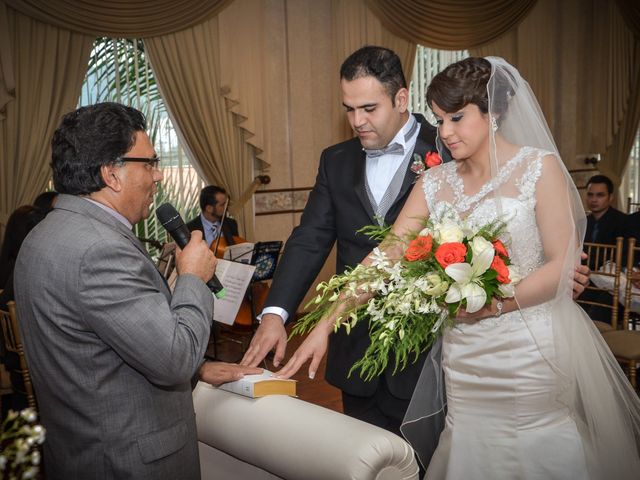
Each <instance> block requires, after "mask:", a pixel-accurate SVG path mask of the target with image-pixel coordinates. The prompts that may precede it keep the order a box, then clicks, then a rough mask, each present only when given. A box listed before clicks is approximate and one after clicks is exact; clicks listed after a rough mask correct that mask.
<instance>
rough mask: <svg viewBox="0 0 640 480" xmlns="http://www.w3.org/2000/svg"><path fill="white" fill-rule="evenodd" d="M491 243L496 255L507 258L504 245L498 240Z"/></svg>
mask: <svg viewBox="0 0 640 480" xmlns="http://www.w3.org/2000/svg"><path fill="white" fill-rule="evenodd" d="M492 243H493V248H495V250H496V253H497V254H498V255H500V256H501V257H506V258H509V253H508V252H507V248H506V247H505V246H504V243H502V242H501V241H500V240H496V241H495V242H492Z"/></svg>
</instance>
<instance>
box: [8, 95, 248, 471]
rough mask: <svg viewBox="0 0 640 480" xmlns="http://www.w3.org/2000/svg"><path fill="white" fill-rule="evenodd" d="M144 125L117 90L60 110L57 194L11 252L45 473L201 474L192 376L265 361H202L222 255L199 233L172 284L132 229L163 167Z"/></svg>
mask: <svg viewBox="0 0 640 480" xmlns="http://www.w3.org/2000/svg"><path fill="white" fill-rule="evenodd" d="M145 129H146V122H145V119H144V116H143V115H142V113H140V112H139V111H137V110H135V109H133V108H130V107H126V106H124V105H119V104H116V103H102V104H97V105H93V106H88V107H83V108H80V109H78V110H76V111H74V112H71V113H69V114H67V115H65V117H64V118H63V120H62V124H61V125H60V126H59V127H58V129H57V130H56V132H55V133H54V137H53V141H52V162H51V166H52V168H53V183H54V186H55V189H56V191H58V192H60V195H59V196H58V199H57V202H56V205H55V207H54V210H53V211H52V212H51V213H49V214H48V215H47V216H46V218H45V219H44V220H43V221H42V222H40V223H39V224H38V225H37V226H36V227H35V228H34V229H33V230H32V232H31V233H30V234H29V235H28V237H27V238H26V240H25V241H24V243H23V245H22V248H21V250H20V253H19V255H18V260H17V262H16V267H15V289H16V305H17V309H18V320H19V322H20V328H21V330H22V332H23V340H24V344H25V350H26V355H27V361H28V364H29V369H30V371H31V376H32V378H33V385H34V388H35V393H36V397H37V401H38V405H39V410H40V414H41V420H42V424H43V425H44V427H45V428H46V430H47V441H46V442H45V444H44V447H43V452H44V463H45V468H46V473H47V478H48V479H54V480H55V479H60V480H68V479H72V478H105V479H106V478H117V479H125V478H131V479H133V478H135V479H158V478H171V479H189V480H191V479H193V480H196V479H199V478H200V467H199V459H198V447H197V437H196V424H195V415H194V409H193V401H192V396H191V383H190V380H191V379H192V377H193V376H194V375H195V374H197V373H199V374H200V377H201V378H202V379H203V380H204V381H207V382H209V383H212V384H219V383H222V382H226V381H231V380H236V379H238V378H240V377H241V376H242V374H243V373H244V372H246V373H258V372H260V370H259V369H247V368H243V367H239V366H237V365H228V364H222V363H213V362H206V363H203V357H204V354H205V350H206V348H207V344H208V340H209V331H210V327H211V319H212V314H213V297H212V294H211V292H210V290H209V288H208V287H207V285H206V284H205V282H206V281H208V280H209V279H210V278H211V276H212V275H213V273H214V269H215V264H216V261H215V259H214V257H213V254H212V252H211V251H210V250H209V248H208V247H207V245H206V244H205V242H203V241H202V235H201V234H200V233H199V232H194V234H193V235H192V236H191V240H190V242H189V243H188V244H187V245H186V246H185V248H184V250H182V251H179V252H178V253H177V256H176V265H177V270H178V273H179V276H178V279H177V282H176V285H175V289H174V292H173V294H171V292H170V291H169V288H168V286H167V283H166V282H165V280H164V277H162V275H161V274H160V272H159V271H158V270H157V269H156V266H155V264H154V262H153V261H152V260H151V258H150V257H149V256H148V254H147V252H146V251H145V249H144V247H143V246H142V244H141V243H140V241H139V240H138V239H137V238H136V237H135V235H134V234H133V232H132V226H133V225H134V224H136V223H137V222H139V221H141V220H143V219H145V218H147V217H148V216H149V208H150V205H151V204H152V202H153V197H154V194H155V192H156V184H157V183H158V182H160V181H161V180H162V172H161V171H160V169H159V168H158V162H159V159H158V157H157V156H156V154H155V151H154V148H153V146H152V145H151V141H150V140H149V137H148V135H147V134H146V133H145Z"/></svg>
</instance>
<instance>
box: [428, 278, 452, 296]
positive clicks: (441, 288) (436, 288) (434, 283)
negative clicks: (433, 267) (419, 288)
mask: <svg viewBox="0 0 640 480" xmlns="http://www.w3.org/2000/svg"><path fill="white" fill-rule="evenodd" d="M426 280H427V282H428V283H429V286H428V287H427V288H426V289H425V290H424V293H426V294H427V295H431V296H433V297H437V296H439V295H442V294H443V293H444V292H446V291H447V288H449V282H445V281H444V280H442V278H440V275H438V274H437V273H431V274H429V275H427V276H426Z"/></svg>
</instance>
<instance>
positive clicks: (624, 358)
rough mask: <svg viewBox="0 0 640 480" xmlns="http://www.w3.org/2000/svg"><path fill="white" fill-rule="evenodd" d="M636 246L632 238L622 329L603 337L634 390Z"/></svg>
mask: <svg viewBox="0 0 640 480" xmlns="http://www.w3.org/2000/svg"><path fill="white" fill-rule="evenodd" d="M635 244H636V239H635V238H630V239H629V249H628V252H627V284H626V287H625V297H624V315H623V317H622V329H621V330H615V331H614V330H611V331H608V332H604V333H603V337H604V340H605V342H607V345H609V348H610V349H611V352H613V354H614V356H615V357H616V359H617V360H618V361H619V362H620V363H621V364H622V366H623V367H624V369H625V372H626V374H627V377H629V381H630V382H631V385H632V386H633V388H634V389H637V388H638V385H637V380H636V372H637V367H638V363H640V331H637V330H630V329H629V315H630V313H631V304H632V302H633V299H634V297H640V294H638V293H633V291H632V282H634V281H640V272H635V271H633V265H634V258H635V255H636V254H637V253H640V247H636V245H635Z"/></svg>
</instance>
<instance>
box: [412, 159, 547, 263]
mask: <svg viewBox="0 0 640 480" xmlns="http://www.w3.org/2000/svg"><path fill="white" fill-rule="evenodd" d="M547 154H549V152H545V151H543V150H540V149H537V148H532V147H522V148H521V149H520V150H519V151H518V153H516V155H515V156H513V157H512V158H511V159H510V160H508V161H507V162H506V163H505V165H504V166H503V168H501V170H500V173H499V174H498V175H497V176H495V177H493V178H492V179H491V180H490V181H489V182H487V183H485V184H484V185H483V186H482V188H480V190H479V191H478V192H477V193H475V194H473V195H470V196H468V195H466V194H465V188H464V187H465V186H464V183H463V180H462V178H461V177H460V176H459V175H458V170H457V167H458V165H457V164H456V162H449V163H446V164H444V165H442V166H441V167H437V168H432V169H430V170H428V171H427V173H426V174H425V179H424V192H425V195H426V199H427V205H428V207H429V211H430V212H431V216H432V217H433V218H434V220H436V221H440V220H442V219H443V217H445V216H448V217H453V218H454V219H456V220H463V219H466V220H467V222H469V223H470V224H471V225H477V226H481V225H486V224H487V223H489V222H491V221H493V220H496V219H497V218H498V217H500V218H504V219H505V221H506V222H507V229H506V232H505V234H504V235H503V238H502V240H503V241H504V242H505V244H506V245H507V248H508V249H509V252H510V254H511V258H512V261H513V263H514V264H515V265H517V266H518V267H519V269H520V271H521V272H522V274H523V275H524V276H526V275H528V274H529V273H531V272H532V271H534V270H536V269H537V268H539V267H540V266H541V265H542V264H543V262H544V252H543V248H542V241H541V238H540V232H539V230H538V226H537V223H536V196H535V192H536V183H537V181H538V179H539V178H540V174H541V171H542V160H543V157H544V156H545V155H547Z"/></svg>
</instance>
